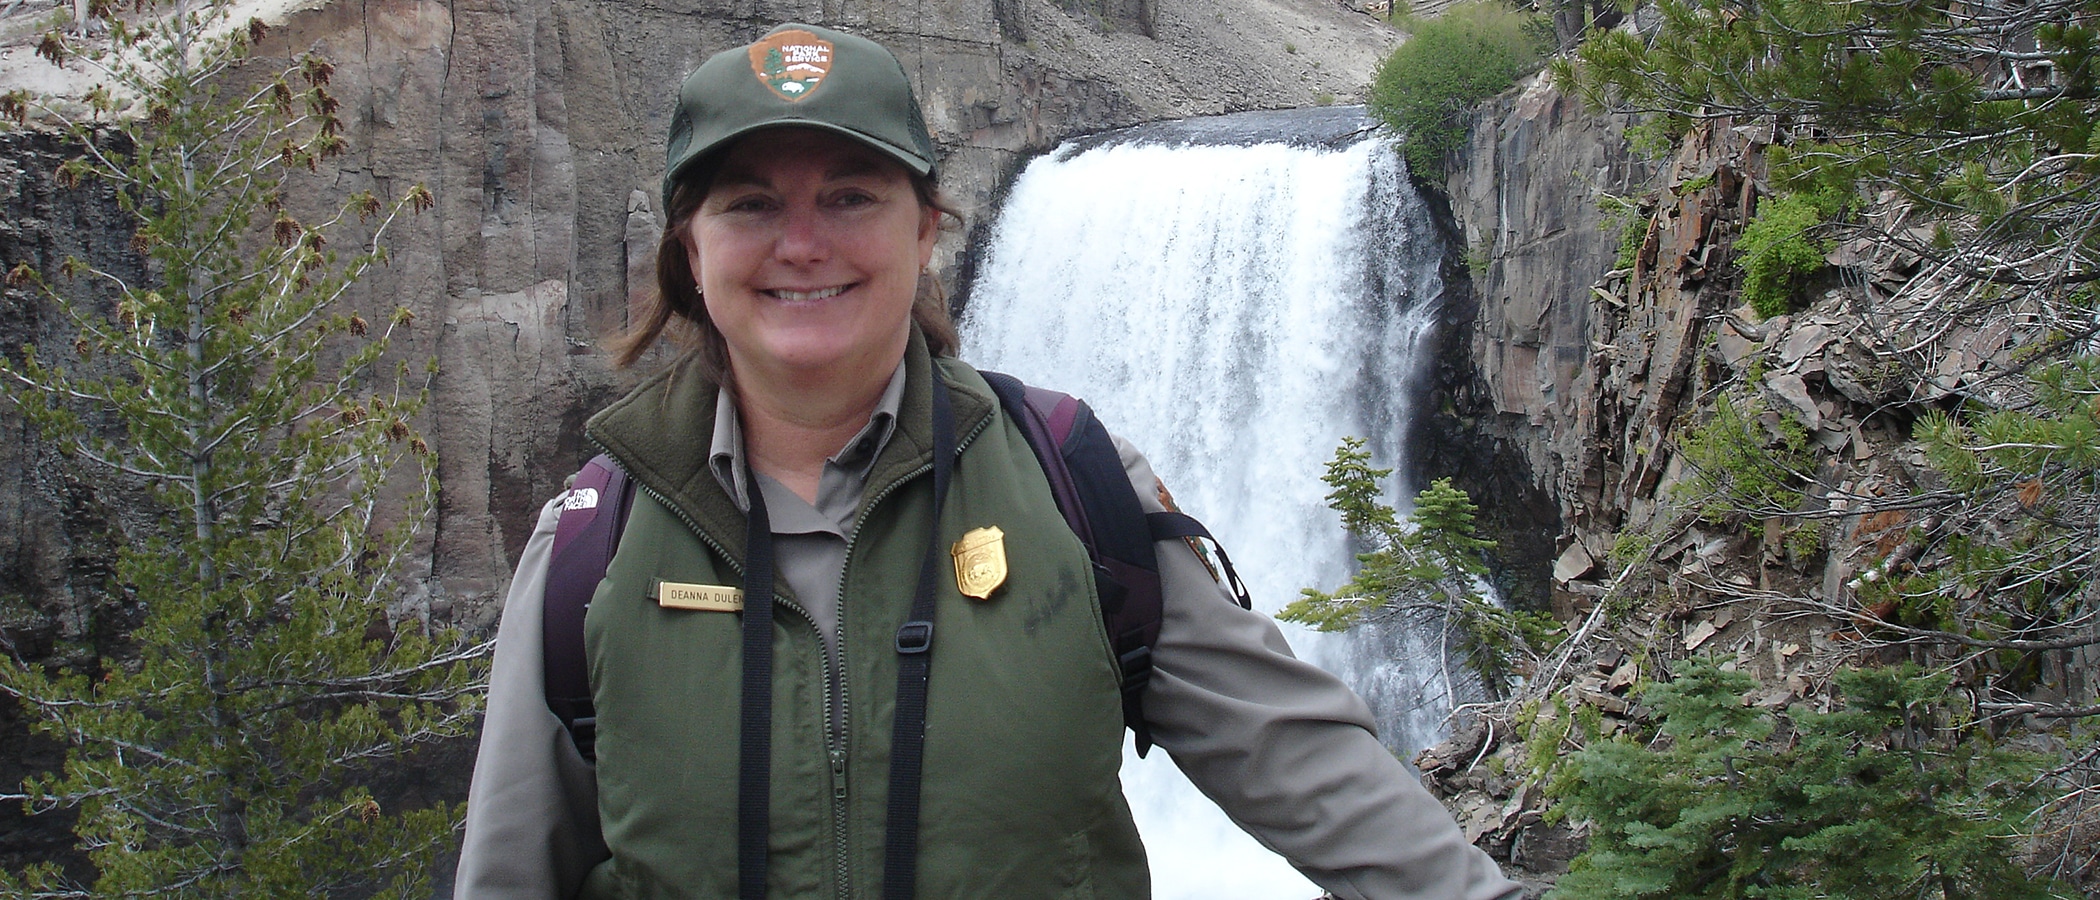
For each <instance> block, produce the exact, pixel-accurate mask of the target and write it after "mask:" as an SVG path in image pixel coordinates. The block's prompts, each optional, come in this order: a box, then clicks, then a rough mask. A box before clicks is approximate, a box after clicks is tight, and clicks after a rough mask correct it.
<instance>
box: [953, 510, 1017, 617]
mask: <svg viewBox="0 0 2100 900" xmlns="http://www.w3.org/2000/svg"><path fill="white" fill-rule="evenodd" d="M953 552H954V554H955V589H956V590H958V591H961V592H962V595H963V596H965V597H975V598H977V599H979V600H990V599H992V592H993V591H996V590H998V589H999V586H1000V585H1002V584H1005V583H1006V532H1004V531H1000V530H999V526H997V525H993V526H991V527H989V528H979V529H976V530H973V531H970V532H968V533H966V534H964V535H963V536H962V540H959V541H956V542H955V549H954V551H953Z"/></svg>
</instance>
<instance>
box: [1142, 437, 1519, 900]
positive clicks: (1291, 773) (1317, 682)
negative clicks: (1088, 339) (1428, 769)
mask: <svg viewBox="0 0 2100 900" xmlns="http://www.w3.org/2000/svg"><path fill="white" fill-rule="evenodd" d="M1116 449H1117V451H1118V452H1119V453H1120V454H1121V455H1122V459H1123V468H1124V470H1125V471H1126V472H1127V473H1128V474H1129V476H1130V481H1131V485H1132V487H1134V488H1136V489H1137V492H1138V498H1139V500H1140V501H1141V502H1142V503H1143V504H1144V505H1145V509H1146V511H1147V512H1156V511H1158V510H1160V509H1161V508H1162V507H1161V505H1160V503H1159V501H1158V498H1157V496H1156V494H1155V485H1156V484H1157V481H1156V480H1155V477H1154V475H1153V473H1152V466H1151V464H1150V463H1147V462H1146V461H1145V459H1144V457H1143V456H1141V455H1139V454H1138V453H1137V451H1136V450H1134V449H1132V448H1131V447H1130V445H1129V444H1127V443H1124V442H1123V441H1122V440H1121V439H1120V438H1118V439H1117V440H1116ZM1159 565H1160V582H1161V585H1160V587H1161V592H1162V594H1163V595H1164V603H1165V607H1166V615H1165V619H1164V621H1163V622H1162V624H1161V626H1160V632H1159V643H1158V645H1157V646H1155V647H1154V648H1153V652H1152V661H1153V671H1152V679H1151V681H1150V682H1149V683H1148V684H1147V686H1146V688H1145V719H1146V721H1147V722H1148V723H1150V725H1151V727H1152V738H1153V740H1154V741H1155V742H1157V743H1158V744H1159V745H1160V746H1161V747H1165V748H1166V750H1167V753H1168V754H1169V755H1171V756H1172V757H1173V758H1174V762H1175V764H1176V765H1178V766H1180V767H1181V770H1182V771H1183V772H1185V773H1187V775H1188V776H1189V780H1190V781H1192V782H1194V783H1195V784H1196V787H1197V788H1199V789H1201V790H1202V791H1203V793H1204V795H1205V796H1208V797H1210V798H1211V799H1212V800H1214V801H1216V802H1217V804H1218V805H1219V806H1220V807H1221V808H1223V809H1224V810H1225V814H1226V815H1228V816H1230V817H1231V818H1232V820H1233V821H1234V822H1235V823H1237V824H1238V825H1239V826H1240V827H1241V828H1242V829H1245V830H1246V831H1247V833H1249V834H1251V835H1253V836H1254V837H1255V839H1256V840H1259V841H1261V843H1262V844H1264V845H1265V846H1267V847H1269V848H1270V849H1272V850H1275V851H1276V852H1277V853H1280V854H1282V855H1283V856H1284V858H1286V859H1289V860H1290V861H1291V863H1292V864H1293V865H1295V866H1297V867H1298V869H1299V870H1300V871H1302V872H1304V873H1305V875H1306V877H1308V878H1311V879H1312V880H1313V881H1314V882H1316V883H1318V884H1319V885H1320V886H1321V887H1323V888H1326V889H1327V890H1329V891H1331V892H1333V893H1334V895H1335V896H1338V897H1342V898H1345V900H1430V898H1436V900H1514V898H1517V897H1521V896H1522V891H1521V889H1520V888H1519V887H1518V886H1517V885H1516V883H1514V882H1512V881H1510V880H1508V879H1506V878H1504V877H1503V876H1502V873H1501V871H1500V870H1499V869H1498V868H1497V867H1496V866H1495V863H1494V861H1493V860H1491V859H1489V858H1488V855H1487V854H1486V853H1484V852H1482V851H1481V850H1480V849H1479V848H1476V847H1474V846H1473V845H1472V844H1471V843H1469V842H1468V841H1467V840H1466V839H1465V835H1464V834H1463V833H1461V832H1460V831H1459V829H1458V825H1457V823H1455V822H1453V821H1452V819H1451V815H1450V813H1448V812H1446V811H1445V810H1444V807H1443V806H1442V804H1439V803H1438V802H1437V801H1436V798H1434V797H1431V796H1430V795H1429V792H1428V791H1426V790H1424V789H1423V788H1422V786H1421V784H1420V782H1419V781H1418V780H1417V779H1416V776H1415V775H1414V773H1412V772H1410V771H1408V770H1407V768H1406V765H1405V764H1404V763H1402V762H1401V761H1399V760H1398V759H1395V758H1394V757H1393V755H1392V753H1390V752H1389V751H1387V750H1386V749H1385V747H1384V745H1382V744H1380V743H1379V742H1378V738H1377V735H1376V733H1375V725H1374V724H1373V722H1372V718H1371V711H1370V709H1369V708H1368V707H1366V706H1365V705H1364V702H1363V700H1361V699H1359V698H1358V697H1357V696H1356V693H1355V692H1354V691H1351V690H1350V689H1349V687H1348V686H1347V685H1345V684H1343V683H1342V682H1341V680H1340V679H1337V678H1335V677H1334V676H1333V675H1330V674H1328V673H1327V672H1326V671H1324V670H1322V669H1320V668H1319V667H1317V666H1314V665H1312V664H1311V663H1307V662H1304V661H1302V660H1299V659H1296V658H1295V657H1293V656H1292V655H1291V650H1290V646H1289V645H1288V644H1286V643H1284V639H1283V634H1282V633H1281V632H1279V631H1278V630H1277V628H1276V625H1275V623H1274V622H1273V621H1271V620H1270V618H1269V616H1268V615H1266V614H1264V613H1259V612H1249V611H1247V610H1244V609H1241V608H1240V606H1239V604H1238V603H1236V602H1233V600H1232V599H1231V597H1230V596H1229V595H1228V594H1226V592H1225V590H1224V589H1223V588H1222V587H1221V586H1220V585H1219V584H1218V583H1217V582H1216V581H1215V580H1213V579H1212V578H1211V575H1210V572H1209V570H1208V569H1206V568H1205V567H1204V565H1203V563H1202V562H1201V561H1200V560H1199V559H1197V557H1196V555H1195V553H1194V552H1192V551H1191V550H1190V549H1189V548H1188V546H1187V545H1186V544H1184V543H1183V542H1182V541H1179V540H1171V541H1162V542H1160V544H1159Z"/></svg>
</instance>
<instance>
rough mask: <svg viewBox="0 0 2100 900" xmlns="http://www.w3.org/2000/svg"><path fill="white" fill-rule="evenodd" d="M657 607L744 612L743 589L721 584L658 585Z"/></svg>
mask: <svg viewBox="0 0 2100 900" xmlns="http://www.w3.org/2000/svg"><path fill="white" fill-rule="evenodd" d="M656 605H658V606H661V607H663V608H665V609H696V610H699V611H701V612H743V610H744V591H743V589H742V588H733V587H724V586H722V585H719V584H679V583H678V582H676V581H659V582H657V583H656Z"/></svg>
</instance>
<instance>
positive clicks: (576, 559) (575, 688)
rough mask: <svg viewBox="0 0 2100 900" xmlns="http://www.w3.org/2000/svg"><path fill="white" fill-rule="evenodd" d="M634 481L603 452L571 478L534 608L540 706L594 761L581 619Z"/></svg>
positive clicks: (615, 540)
mask: <svg viewBox="0 0 2100 900" xmlns="http://www.w3.org/2000/svg"><path fill="white" fill-rule="evenodd" d="M633 499H634V484H633V482H632V481H630V480H629V479H628V477H627V472H626V470H624V469H622V468H620V464H619V463H616V462H613V459H612V457H610V456H606V455H604V454H599V455H598V456H596V457H594V458H592V459H591V461H590V462H588V463H585V464H584V466H583V469H582V470H581V471H579V472H577V473H576V477H575V479H574V480H573V481H571V482H570V486H569V497H568V499H567V500H566V501H564V502H563V504H562V509H561V519H560V520H559V522H558V523H557V524H556V525H555V527H554V553H553V558H552V560H551V561H550V562H549V563H548V566H547V589H546V590H547V593H546V599H545V601H544V604H543V606H542V607H541V621H540V642H541V651H542V655H541V660H542V663H543V672H544V675H545V684H546V694H547V708H548V709H550V710H553V711H554V715H555V716H556V717H557V718H560V719H561V724H562V727H563V728H565V729H567V730H568V732H569V737H570V739H571V740H573V741H574V742H575V743H576V750H577V752H579V753H581V754H583V758H584V759H586V760H594V759H596V758H597V754H596V753H595V752H594V751H595V745H596V741H597V715H596V710H595V708H594V707H593V706H592V704H591V678H590V671H589V662H588V660H587V659H586V657H585V656H584V648H583V616H584V613H586V612H588V611H589V610H590V606H591V595H592V594H594V593H596V592H597V590H598V582H599V581H601V580H603V579H604V578H605V569H606V567H607V566H610V565H611V564H612V557H613V551H614V550H616V549H618V548H619V546H620V532H621V531H622V530H624V529H625V528H626V526H627V508H628V506H629V505H630V504H631V503H632V502H633Z"/></svg>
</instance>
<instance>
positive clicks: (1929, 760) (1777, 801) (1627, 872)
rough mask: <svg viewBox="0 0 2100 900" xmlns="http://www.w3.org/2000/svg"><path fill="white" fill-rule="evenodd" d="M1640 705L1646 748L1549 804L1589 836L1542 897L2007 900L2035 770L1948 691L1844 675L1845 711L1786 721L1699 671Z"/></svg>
mask: <svg viewBox="0 0 2100 900" xmlns="http://www.w3.org/2000/svg"><path fill="white" fill-rule="evenodd" d="M1675 674H1676V677H1675V679H1674V680H1672V681H1670V682H1667V683H1662V684H1654V685H1651V686H1649V687H1648V688H1647V689H1645V690H1644V691H1643V692H1642V694H1641V697H1642V700H1643V702H1644V703H1645V704H1646V705H1648V706H1649V707H1651V708H1653V709H1654V710H1655V713H1656V721H1657V725H1656V729H1655V730H1656V735H1655V738H1654V740H1652V741H1649V742H1643V741H1640V740H1635V739H1631V738H1620V739H1615V740H1607V741H1601V742H1596V743H1592V744H1591V745H1589V746H1588V747H1586V748H1585V749H1583V750H1582V751H1581V752H1579V753H1577V754H1575V755H1574V756H1572V757H1570V758H1569V759H1568V760H1567V761H1566V765H1565V767H1564V769H1563V770H1562V773H1561V777H1560V778H1559V779H1558V780H1557V781H1556V782H1555V783H1554V785H1553V790H1554V791H1555V792H1556V793H1558V794H1560V795H1561V797H1562V799H1563V801H1564V802H1565V804H1566V808H1567V809H1568V811H1569V812H1570V814H1571V815H1574V816H1578V817H1582V818H1586V819H1589V820H1590V821H1591V822H1592V830H1591V832H1590V846H1589V849H1588V850H1587V851H1586V852H1585V853H1583V855H1582V856H1581V857H1579V858H1577V859H1576V860H1575V863H1574V865H1573V867H1572V871H1570V872H1569V873H1568V874H1567V875H1566V876H1564V877H1562V878H1561V880H1560V882H1559V883H1558V884H1557V885H1556V887H1555V889H1554V891H1553V893H1552V894H1550V895H1549V896H1550V897H1553V898H1560V900H1590V898H1598V900H1604V898H1610V900H1620V898H1643V897H1658V898H1659V897H1670V898H1680V897H1681V898H1717V900H1718V898H1749V897H1757V898H1799V900H1809V898H1815V897H1847V898H1856V900H1876V898H1887V900H1899V898H1900V900H1915V898H1938V900H1956V898H1962V900H1969V898H1976V900H2016V898H2048V897H2057V896H2066V895H2064V894H2058V893H2056V892H2055V891H2054V890H2052V887H2051V886H2050V885H2048V884H2046V883H2042V882H2039V881H2035V880H2032V879H2030V878H2029V877H2028V875H2027V873H2026V872H2024V871H2022V870H2021V867H2020V865H2019V862H2018V855H2019V851H2020V846H2019V843H2018V842H2017V841H2016V840H2012V839H2009V836H2010V835H2014V834H2016V833H2017V831H2018V827H2017V826H2018V824H2019V821H2020V819H2021V817H2022V815H2023V814H2024V813H2025V811H2027V810H2031V809H2033V808H2034V804H2035V803H2036V802H2037V800H2038V799H2039V798H2038V796H2037V795H2036V793H2035V791H2034V789H2033V787H2032V786H2031V783H2032V781H2033V779H2034V776H2035V775H2036V774H2038V773H2039V772H2040V770H2041V769H2042V768H2044V766H2043V765H2042V762H2041V760H2039V759H2037V758H2034V757H2032V756H2026V755H2021V754H2015V753H2010V752H2005V751H2002V750H1997V749H1994V748H1992V747H1991V746H1990V745H1989V743H1988V742H1987V741H1986V740H1985V739H1984V738H1983V737H1981V736H1975V735H1970V734H1969V731H1971V729H1965V728H1962V727H1960V723H1959V722H1958V721H1955V720H1953V719H1951V718H1950V717H1951V716H1953V715H1955V712H1954V711H1953V709H1952V707H1951V705H1950V704H1949V703H1948V702H1947V700H1948V697H1947V688H1948V685H1949V682H1950V679H1949V677H1948V676H1947V675H1944V674H1924V673H1922V672H1920V671H1919V670H1918V669H1917V668H1916V667H1914V666H1909V665H1905V666H1903V667H1901V668H1894V669H1865V670H1853V671H1846V672H1842V673H1840V674H1839V675H1838V676H1837V679H1836V682H1837V684H1838V686H1839V688H1840V690H1841V691H1842V693H1843V695H1844V706H1843V708H1842V709H1840V710H1838V711H1836V712H1831V713H1817V712H1813V711H1808V710H1806V709H1804V708H1803V707H1802V706H1799V705H1797V706H1796V707H1794V708H1793V709H1792V710H1790V711H1788V712H1786V713H1784V714H1782V713H1778V712H1774V711H1771V710H1767V709H1762V708H1759V707H1756V706H1751V705H1748V704H1746V703H1745V702H1744V701H1743V695H1744V693H1745V692H1747V691H1749V690H1750V689H1751V688H1752V687H1753V686H1754V683H1753V682H1752V681H1751V679H1750V678H1749V676H1747V675H1743V674H1740V673H1736V672H1727V671H1722V670H1721V669H1720V668H1719V667H1717V666H1716V665H1715V664H1714V663H1713V662H1711V661H1708V660H1687V661H1685V662H1683V663H1682V664H1680V665H1679V666H1678V667H1677V670H1676V673H1675Z"/></svg>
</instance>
